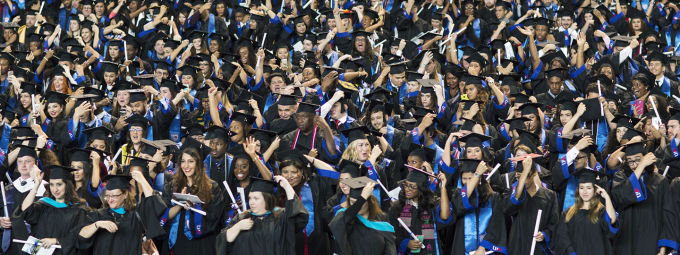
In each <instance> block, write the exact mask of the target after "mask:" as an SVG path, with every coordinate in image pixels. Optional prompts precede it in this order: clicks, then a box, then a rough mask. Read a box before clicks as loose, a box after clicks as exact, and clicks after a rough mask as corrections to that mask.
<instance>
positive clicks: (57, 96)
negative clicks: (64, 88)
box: [45, 91, 69, 105]
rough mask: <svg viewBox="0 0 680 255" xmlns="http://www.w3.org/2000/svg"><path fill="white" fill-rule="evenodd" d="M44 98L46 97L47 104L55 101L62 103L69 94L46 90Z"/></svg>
mask: <svg viewBox="0 0 680 255" xmlns="http://www.w3.org/2000/svg"><path fill="white" fill-rule="evenodd" d="M45 98H47V104H51V103H57V104H61V105H63V104H64V101H66V99H68V98H69V95H67V94H63V93H59V92H55V91H47V93H46V94H45Z"/></svg>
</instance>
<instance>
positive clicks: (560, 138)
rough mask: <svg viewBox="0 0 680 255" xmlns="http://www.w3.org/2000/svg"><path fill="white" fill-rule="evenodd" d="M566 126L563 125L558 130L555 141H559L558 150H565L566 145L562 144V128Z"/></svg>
mask: <svg viewBox="0 0 680 255" xmlns="http://www.w3.org/2000/svg"><path fill="white" fill-rule="evenodd" d="M563 128H564V127H561V128H560V129H558V130H557V136H555V142H556V143H557V151H558V152H564V146H563V145H562V129H563Z"/></svg>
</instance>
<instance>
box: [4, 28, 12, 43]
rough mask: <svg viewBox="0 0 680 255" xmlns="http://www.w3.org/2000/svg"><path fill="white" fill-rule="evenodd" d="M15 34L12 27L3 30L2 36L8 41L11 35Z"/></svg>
mask: <svg viewBox="0 0 680 255" xmlns="http://www.w3.org/2000/svg"><path fill="white" fill-rule="evenodd" d="M13 34H14V31H13V30H11V29H5V31H3V32H2V37H3V38H4V39H5V41H8V40H9V38H10V36H12V35H13Z"/></svg>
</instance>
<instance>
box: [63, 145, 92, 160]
mask: <svg viewBox="0 0 680 255" xmlns="http://www.w3.org/2000/svg"><path fill="white" fill-rule="evenodd" d="M68 152H69V153H71V161H79V162H88V163H89V162H90V155H91V154H92V150H90V149H80V148H72V149H70V150H69V151H68Z"/></svg>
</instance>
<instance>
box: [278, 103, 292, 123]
mask: <svg viewBox="0 0 680 255" xmlns="http://www.w3.org/2000/svg"><path fill="white" fill-rule="evenodd" d="M278 107H279V117H281V118H282V119H284V120H287V119H290V116H291V115H293V113H295V105H279V106H278Z"/></svg>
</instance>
